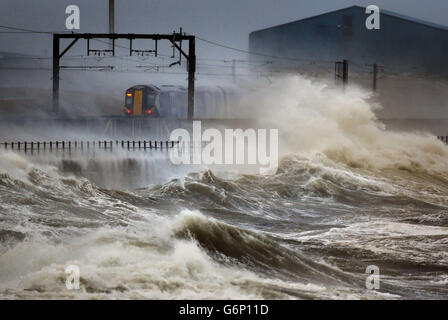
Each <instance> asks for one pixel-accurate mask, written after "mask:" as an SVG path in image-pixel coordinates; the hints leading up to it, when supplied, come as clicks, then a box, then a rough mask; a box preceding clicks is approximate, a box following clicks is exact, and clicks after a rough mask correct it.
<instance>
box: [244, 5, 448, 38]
mask: <svg viewBox="0 0 448 320" xmlns="http://www.w3.org/2000/svg"><path fill="white" fill-rule="evenodd" d="M348 9H360V10H363V11H365V7H361V6H351V7H346V8H342V9H338V10H334V11H329V12H325V13H321V14H318V15H315V16H311V17H308V18H304V19H300V20H295V21H292V22H288V23H283V24H279V25H276V26H272V27H268V28H263V29H259V30H256V31H253V32H258V31H263V30H267V29H271V28H276V27H281V26H286V25H289V24H294V23H297V22H302V21H306V20H311V19H315V18H318V17H321V16H324V15H327V14H330V13H335V12H340V11H345V10H348ZM380 14H381V15H387V16H391V17H394V18H397V19H401V20H406V21H410V22H413V23H417V24H421V25H424V26H427V27H431V28H436V29H439V30H444V31H448V27H447V26H444V25H441V24H437V23H433V22H429V21H425V20H421V19H417V18H413V17H409V16H406V15H403V14H400V13H395V12H392V11H388V10H384V9H381V8H380Z"/></svg>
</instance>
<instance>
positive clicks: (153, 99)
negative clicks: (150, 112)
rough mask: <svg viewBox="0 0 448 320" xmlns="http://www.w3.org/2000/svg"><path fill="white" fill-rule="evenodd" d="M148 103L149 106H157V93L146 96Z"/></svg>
mask: <svg viewBox="0 0 448 320" xmlns="http://www.w3.org/2000/svg"><path fill="white" fill-rule="evenodd" d="M146 99H147V100H146V101H147V103H148V105H150V106H153V105H155V104H156V94H155V92H149V93H148V95H147V96H146Z"/></svg>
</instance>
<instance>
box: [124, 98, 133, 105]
mask: <svg viewBox="0 0 448 320" xmlns="http://www.w3.org/2000/svg"><path fill="white" fill-rule="evenodd" d="M125 103H126V105H127V106H130V105H132V97H126V101H125Z"/></svg>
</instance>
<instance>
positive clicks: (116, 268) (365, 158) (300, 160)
mask: <svg viewBox="0 0 448 320" xmlns="http://www.w3.org/2000/svg"><path fill="white" fill-rule="evenodd" d="M251 86H252V88H254V89H255V90H254V93H253V94H251V95H249V96H248V97H247V99H246V100H245V101H243V107H244V108H246V110H249V112H248V113H252V114H256V115H259V120H260V121H262V122H263V121H264V124H266V126H269V127H272V128H278V129H279V134H280V151H281V161H280V163H279V166H278V168H277V170H276V172H274V173H272V174H269V175H257V174H248V173H244V172H235V171H234V170H220V168H216V167H213V168H207V167H200V168H198V167H195V168H192V167H182V168H176V167H174V166H173V165H172V164H171V163H169V160H168V159H165V160H164V159H163V158H160V159H159V158H157V157H155V158H149V159H148V158H145V157H135V159H133V162H132V163H133V164H132V166H133V170H131V171H132V174H130V173H128V172H130V171H129V170H128V171H126V170H122V171H123V174H122V175H120V172H121V171H120V170H121V169H122V168H125V162H126V160H125V159H126V157H124V158H121V159H120V158H119V157H115V158H107V157H104V158H102V157H100V158H98V159H95V162H94V163H93V164H92V162H89V161H90V160H85V159H84V160H79V159H78V160H76V161H73V162H71V163H68V164H67V163H65V167H64V164H63V163H62V162H61V160H60V159H57V158H54V159H42V158H40V159H36V158H32V157H28V156H25V155H23V154H17V153H13V152H11V151H1V153H0V239H1V241H0V270H1V272H0V296H1V297H2V298H11V299H20V298H33V299H40V298H82V299H91V298H104V299H112V298H169V299H173V298H174V299H185V298H187V299H190V298H222V299H232V298H233V299H237V298H248V299H260V298H267V299H319V298H330V299H364V298H367V299H383V298H384V299H410V298H436V299H446V298H448V289H447V281H448V254H447V252H448V250H447V249H448V215H447V214H448V213H447V212H448V211H447V206H448V157H447V155H448V149H447V147H446V146H445V145H444V144H443V143H442V142H440V141H438V140H437V139H436V138H435V137H432V136H430V135H429V134H425V133H403V132H391V131H389V130H387V128H385V126H384V125H383V124H381V123H380V122H378V121H377V120H376V117H375V110H376V109H377V108H379V107H380V106H377V105H375V103H374V102H372V101H373V99H372V97H370V96H369V93H367V92H365V91H363V90H361V89H358V88H347V90H345V92H342V91H341V90H340V89H338V88H333V87H331V86H328V85H326V84H323V83H316V82H312V81H310V80H307V79H303V78H300V77H290V78H278V79H273V80H272V83H271V84H266V82H264V83H263V82H261V81H260V83H255V84H251ZM266 114H269V117H266V116H264V115H266ZM127 163H128V162H127ZM89 166H90V167H89ZM74 168H75V169H76V168H77V169H76V170H74ZM89 168H94V169H92V170H91V169H89ZM128 169H129V168H128ZM89 172H90V174H89ZM127 180H129V181H127ZM137 180H138V181H139V188H135V187H131V186H135V184H133V183H132V182H135V181H137ZM69 265H77V266H79V268H80V272H81V288H80V290H67V289H66V286H65V280H66V277H67V275H66V273H65V268H66V267H67V266H69ZM369 265H376V266H378V267H379V269H380V274H381V287H380V289H379V290H377V291H373V290H367V289H366V286H365V280H366V277H367V274H365V270H366V267H367V266H369Z"/></svg>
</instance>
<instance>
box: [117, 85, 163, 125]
mask: <svg viewBox="0 0 448 320" xmlns="http://www.w3.org/2000/svg"><path fill="white" fill-rule="evenodd" d="M158 101H159V90H158V89H157V88H156V87H153V86H143V85H140V86H133V87H130V88H129V89H127V90H126V94H125V105H124V114H125V115H126V116H146V117H148V116H150V117H158V116H159V112H158Z"/></svg>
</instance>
